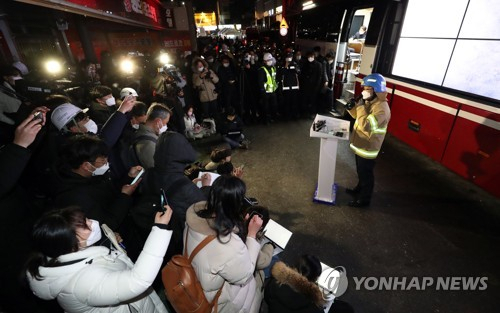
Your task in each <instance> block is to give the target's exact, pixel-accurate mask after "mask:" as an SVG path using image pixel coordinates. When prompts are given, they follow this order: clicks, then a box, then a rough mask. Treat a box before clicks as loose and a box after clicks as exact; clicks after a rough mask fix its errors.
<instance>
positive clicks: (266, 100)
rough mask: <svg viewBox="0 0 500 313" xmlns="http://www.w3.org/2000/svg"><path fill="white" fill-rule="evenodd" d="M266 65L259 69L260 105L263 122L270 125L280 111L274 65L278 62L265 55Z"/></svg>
mask: <svg viewBox="0 0 500 313" xmlns="http://www.w3.org/2000/svg"><path fill="white" fill-rule="evenodd" d="M263 62H264V65H263V66H262V67H261V68H259V72H258V76H257V80H258V85H259V90H260V99H261V101H260V104H261V110H260V111H261V114H262V119H263V122H264V123H266V124H269V122H271V121H272V118H275V117H276V113H277V109H278V101H277V98H276V90H277V89H278V84H277V83H276V68H275V67H274V64H275V63H276V60H275V59H274V58H273V56H272V55H271V53H267V52H266V53H264V57H263Z"/></svg>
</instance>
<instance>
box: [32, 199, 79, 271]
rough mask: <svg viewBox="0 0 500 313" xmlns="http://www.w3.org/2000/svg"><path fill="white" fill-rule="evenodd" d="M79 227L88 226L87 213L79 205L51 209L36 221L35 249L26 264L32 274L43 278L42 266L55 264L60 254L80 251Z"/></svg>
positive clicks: (33, 235) (34, 228) (33, 237)
mask: <svg viewBox="0 0 500 313" xmlns="http://www.w3.org/2000/svg"><path fill="white" fill-rule="evenodd" d="M77 228H88V226H87V223H86V218H85V213H84V212H83V211H82V210H80V209H79V208H77V207H68V208H65V209H59V210H53V211H50V212H48V213H46V214H44V215H43V216H42V217H41V218H40V219H39V220H38V221H37V222H36V223H35V226H34V227H33V233H32V241H33V247H34V251H33V254H32V256H31V258H30V259H29V260H28V262H27V264H26V268H27V271H28V272H29V273H30V274H31V276H33V277H35V278H36V279H38V280H41V279H42V276H41V275H40V272H39V267H40V266H54V265H56V264H57V258H58V257H59V256H61V255H64V254H68V253H71V252H75V251H78V238H77V237H76V229H77Z"/></svg>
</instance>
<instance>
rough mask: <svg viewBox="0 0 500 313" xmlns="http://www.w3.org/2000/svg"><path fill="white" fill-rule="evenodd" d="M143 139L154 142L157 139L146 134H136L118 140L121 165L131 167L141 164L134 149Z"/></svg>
mask: <svg viewBox="0 0 500 313" xmlns="http://www.w3.org/2000/svg"><path fill="white" fill-rule="evenodd" d="M143 140H149V141H151V142H154V143H155V144H156V142H157V141H158V139H156V138H154V137H151V136H148V135H142V136H137V137H133V136H132V138H131V139H127V140H125V139H124V140H123V141H122V142H120V158H121V160H122V162H123V165H124V166H125V168H126V169H129V168H131V167H132V166H136V165H141V166H142V164H141V163H140V161H139V157H138V156H137V151H136V149H135V147H136V145H137V144H138V143H139V142H140V141H143Z"/></svg>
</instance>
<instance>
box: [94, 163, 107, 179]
mask: <svg viewBox="0 0 500 313" xmlns="http://www.w3.org/2000/svg"><path fill="white" fill-rule="evenodd" d="M89 164H90V162H89ZM90 166H92V167H93V168H95V171H93V172H92V176H101V175H104V173H106V172H107V171H108V170H109V162H106V164H104V165H103V166H101V167H95V166H93V165H92V164H90Z"/></svg>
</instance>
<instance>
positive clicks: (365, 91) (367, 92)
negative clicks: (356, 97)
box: [361, 90, 372, 100]
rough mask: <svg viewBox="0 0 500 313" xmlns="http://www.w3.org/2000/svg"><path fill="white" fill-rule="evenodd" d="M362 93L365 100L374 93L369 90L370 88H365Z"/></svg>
mask: <svg viewBox="0 0 500 313" xmlns="http://www.w3.org/2000/svg"><path fill="white" fill-rule="evenodd" d="M361 94H362V95H363V99H364V100H366V99H369V98H370V97H371V96H372V93H371V92H369V91H368V90H363V91H362V92H361Z"/></svg>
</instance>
